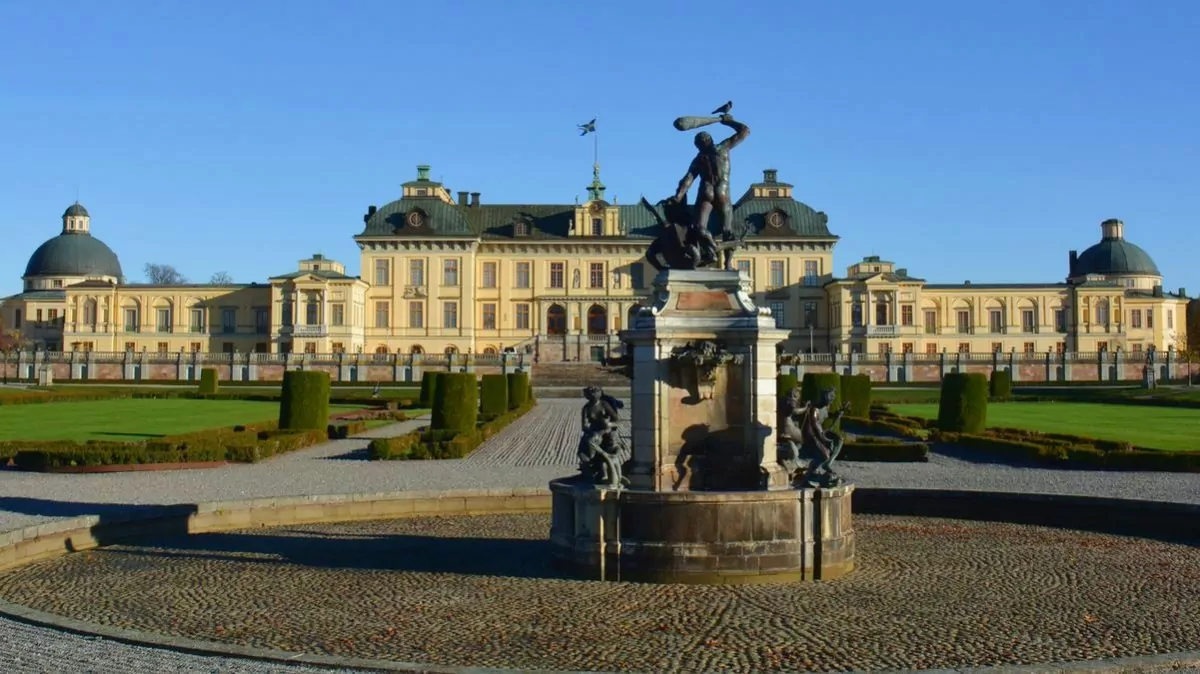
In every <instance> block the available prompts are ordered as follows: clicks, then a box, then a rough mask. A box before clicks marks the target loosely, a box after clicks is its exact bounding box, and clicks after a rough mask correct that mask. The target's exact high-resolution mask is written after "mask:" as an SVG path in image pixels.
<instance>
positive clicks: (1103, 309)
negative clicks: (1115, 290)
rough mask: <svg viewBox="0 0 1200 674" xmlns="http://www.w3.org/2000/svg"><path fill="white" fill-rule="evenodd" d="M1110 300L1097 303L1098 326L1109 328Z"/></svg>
mask: <svg viewBox="0 0 1200 674" xmlns="http://www.w3.org/2000/svg"><path fill="white" fill-rule="evenodd" d="M1108 306H1109V305H1108V300H1098V301H1097V302H1096V325H1099V326H1102V327H1108Z"/></svg>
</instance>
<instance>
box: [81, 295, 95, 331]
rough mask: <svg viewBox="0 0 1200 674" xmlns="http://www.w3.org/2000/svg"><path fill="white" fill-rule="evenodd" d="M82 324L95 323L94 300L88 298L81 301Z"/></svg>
mask: <svg viewBox="0 0 1200 674" xmlns="http://www.w3.org/2000/svg"><path fill="white" fill-rule="evenodd" d="M83 324H84V325H95V324H96V302H95V301H94V300H88V301H87V302H84V303H83Z"/></svg>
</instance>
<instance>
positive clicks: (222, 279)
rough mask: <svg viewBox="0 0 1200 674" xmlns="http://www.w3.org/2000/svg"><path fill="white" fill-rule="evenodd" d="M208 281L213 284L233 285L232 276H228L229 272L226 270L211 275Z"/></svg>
mask: <svg viewBox="0 0 1200 674" xmlns="http://www.w3.org/2000/svg"><path fill="white" fill-rule="evenodd" d="M209 283H211V284H213V285H215V286H228V285H233V277H232V276H230V275H229V272H227V271H219V272H217V273H215V274H213V275H212V279H211V280H209Z"/></svg>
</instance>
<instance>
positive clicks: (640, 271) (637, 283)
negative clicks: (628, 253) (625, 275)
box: [629, 262, 646, 290]
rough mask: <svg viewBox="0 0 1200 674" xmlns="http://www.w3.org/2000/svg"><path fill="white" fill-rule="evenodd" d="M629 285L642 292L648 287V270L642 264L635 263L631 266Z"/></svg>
mask: <svg viewBox="0 0 1200 674" xmlns="http://www.w3.org/2000/svg"><path fill="white" fill-rule="evenodd" d="M629 279H630V281H629V283H630V285H631V287H632V288H633V289H634V290H641V289H642V288H644V287H646V268H645V267H644V266H642V263H641V262H634V263H633V264H631V265H629Z"/></svg>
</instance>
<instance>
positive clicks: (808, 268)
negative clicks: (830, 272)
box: [804, 260, 820, 286]
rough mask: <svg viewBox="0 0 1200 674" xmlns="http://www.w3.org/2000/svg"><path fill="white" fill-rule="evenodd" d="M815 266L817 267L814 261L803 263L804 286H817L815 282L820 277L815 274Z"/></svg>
mask: <svg viewBox="0 0 1200 674" xmlns="http://www.w3.org/2000/svg"><path fill="white" fill-rule="evenodd" d="M817 266H818V265H817V261H816V260H805V261H804V285H806V286H815V285H817V282H818V280H819V279H820V275H819V274H818V273H817Z"/></svg>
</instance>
